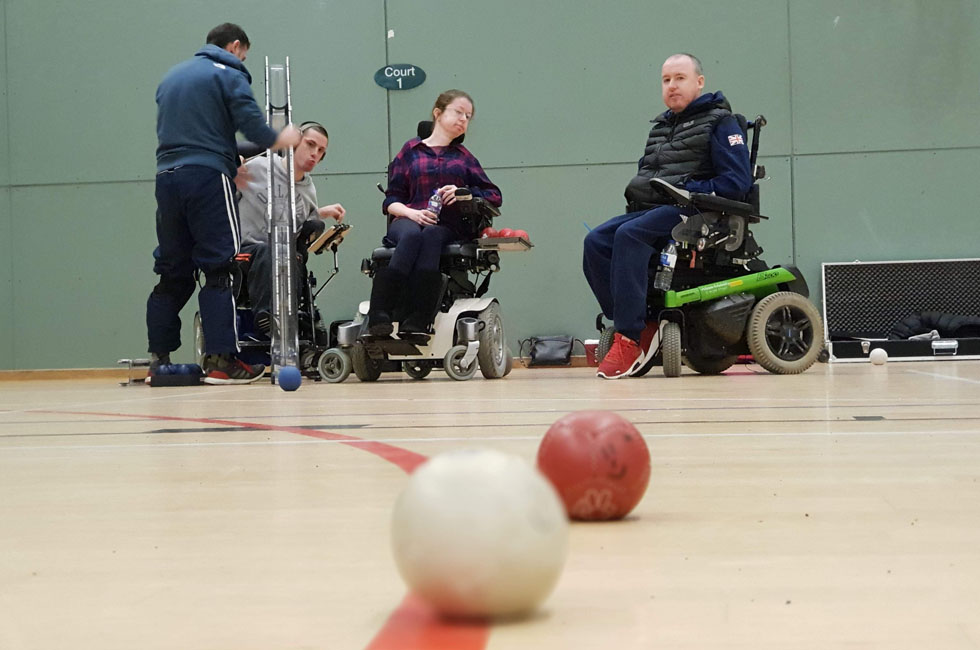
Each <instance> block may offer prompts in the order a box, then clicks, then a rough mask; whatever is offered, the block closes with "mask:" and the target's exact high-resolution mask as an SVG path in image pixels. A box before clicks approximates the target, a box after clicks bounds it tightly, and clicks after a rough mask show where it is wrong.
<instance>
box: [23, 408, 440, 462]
mask: <svg viewBox="0 0 980 650" xmlns="http://www.w3.org/2000/svg"><path fill="white" fill-rule="evenodd" d="M34 413H58V414H62V415H65V414H67V415H102V416H108V417H127V418H131V417H139V418H145V419H147V420H166V421H169V422H196V423H198V424H220V425H222V426H226V427H229V426H230V427H248V428H249V429H260V430H262V431H283V432H286V433H295V434H296V435H299V436H307V437H308V438H319V439H320V440H334V441H337V442H342V443H344V444H348V445H350V446H352V447H357V448H358V449H363V450H364V451H367V452H370V453H372V454H374V455H375V456H380V457H381V458H383V459H385V460H386V461H388V462H389V463H392V464H393V465H397V466H398V467H400V468H402V469H403V470H405V472H407V473H408V474H411V473H412V472H413V471H415V468H416V467H418V466H419V465H421V464H422V463H424V462H425V461H427V460H428V457H427V456H424V455H422V454H417V453H415V452H414V451H409V450H407V449H402V448H401V447H396V446H394V445H389V444H387V443H384V442H375V441H367V440H364V439H363V438H358V437H356V436H347V435H344V434H342V433H331V432H329V431H316V430H315V429H302V428H300V427H284V426H276V425H274V424H262V423H258V422H240V421H238V420H215V419H212V418H182V417H178V416H175V415H143V414H139V413H106V412H102V411H42V410H37V411H34Z"/></svg>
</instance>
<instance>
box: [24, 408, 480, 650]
mask: <svg viewBox="0 0 980 650" xmlns="http://www.w3.org/2000/svg"><path fill="white" fill-rule="evenodd" d="M34 413H57V414H60V415H100V416H108V417H125V418H131V417H140V418H145V419H148V420H167V421H171V422H197V423H199V424H220V425H223V426H235V427H242V426H244V427H249V428H251V429H260V430H263V431H283V432H286V433H295V434H296V435H300V436H307V437H308V438H319V439H320V440H335V441H337V442H341V443H343V444H347V445H350V446H351V447H355V448H357V449H363V450H364V451H367V452H370V453H372V454H374V455H375V456H378V457H380V458H383V459H384V460H386V461H388V462H389V463H392V464H394V465H397V466H398V467H400V468H401V469H403V470H404V471H405V472H406V473H408V474H411V473H412V472H413V471H414V470H415V468H416V467H418V466H419V465H421V464H422V463H424V462H425V461H426V460H428V457H427V456H424V455H422V454H419V453H416V452H414V451H409V450H407V449H402V448H401V447H396V446H394V445H389V444H387V443H384V442H375V441H366V440H363V439H362V438H358V437H356V436H348V435H344V434H341V433H331V432H329V431H316V430H311V429H300V428H298V427H284V426H276V425H273V424H262V423H255V422H240V421H237V420H215V419H212V418H182V417H177V416H174V415H141V414H134V413H106V412H102V411H42V410H37V411H34ZM489 638H490V628H489V626H488V625H487V624H486V623H482V622H466V623H450V622H447V621H445V620H443V619H442V618H440V617H439V615H438V614H436V613H435V611H433V610H432V608H431V607H429V606H428V605H427V604H425V603H424V602H423V601H421V600H419V599H418V598H417V597H415V596H413V595H411V594H409V595H407V596H406V597H405V599H404V600H403V601H402V602H401V604H400V605H399V606H398V609H396V610H395V611H394V612H392V613H391V615H390V616H389V617H388V620H387V621H386V622H385V624H384V626H383V627H382V628H381V630H379V631H378V633H377V634H376V635H375V637H374V639H373V640H372V641H371V643H370V644H369V645H368V646H367V648H366V650H484V648H486V646H487V642H488V641H489Z"/></svg>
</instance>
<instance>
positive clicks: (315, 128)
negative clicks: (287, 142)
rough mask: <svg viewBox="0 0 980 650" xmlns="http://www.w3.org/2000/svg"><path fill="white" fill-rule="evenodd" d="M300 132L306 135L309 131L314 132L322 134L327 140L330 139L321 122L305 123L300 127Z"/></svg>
mask: <svg viewBox="0 0 980 650" xmlns="http://www.w3.org/2000/svg"><path fill="white" fill-rule="evenodd" d="M299 130H300V133H306V132H307V131H310V130H313V131H316V132H317V133H322V134H323V137H325V138H326V139H327V140H329V139H330V134H329V133H327V130H326V129H325V128H323V125H322V124H320V123H319V122H313V121H312V120H311V121H309V122H303V123H302V124H300V125H299Z"/></svg>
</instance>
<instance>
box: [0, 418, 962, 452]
mask: <svg viewBox="0 0 980 650" xmlns="http://www.w3.org/2000/svg"><path fill="white" fill-rule="evenodd" d="M852 418H853V419H852V420H848V419H846V418H823V419H819V420H786V419H779V420H630V422H632V423H633V424H634V425H646V424H650V425H656V426H661V427H662V426H682V425H693V424H726V425H739V424H780V423H795V424H826V423H836V424H843V423H847V422H888V423H892V422H964V421H965V422H972V421H980V417H944V418H933V417H921V418H888V417H885V416H867V417H865V416H852ZM283 426H289V427H290V428H294V429H309V430H312V431H328V430H332V429H361V430H366V431H401V430H406V429H486V428H487V424H486V423H475V424H417V425H410V424H400V425H392V426H387V425H383V424H376V425H373V424H342V425H332V424H327V425H322V426H321V425H315V424H304V425H283ZM492 426H493V427H494V428H498V429H509V428H513V427H546V426H549V425H548V424H547V423H542V422H518V423H501V424H494V425H492ZM235 431H238V432H253V431H254V432H260V433H262V432H266V433H267V432H268V429H253V428H250V427H206V428H201V429H193V428H189V429H153V430H151V431H116V432H114V433H113V432H108V433H102V432H98V433H15V434H9V435H0V440H6V439H13V438H71V437H98V436H148V435H161V434H193V433H225V432H228V433H231V432H235ZM542 435H543V434H542ZM0 449H2V448H0Z"/></svg>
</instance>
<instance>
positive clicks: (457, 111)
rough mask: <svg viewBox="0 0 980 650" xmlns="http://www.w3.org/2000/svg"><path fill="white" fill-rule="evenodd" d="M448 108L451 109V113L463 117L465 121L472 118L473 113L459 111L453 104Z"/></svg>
mask: <svg viewBox="0 0 980 650" xmlns="http://www.w3.org/2000/svg"><path fill="white" fill-rule="evenodd" d="M449 110H451V111H452V112H453V113H455V114H456V116H457V117H465V118H466V120H467V121H469V120H472V119H473V113H467V112H466V111H461V110H459V109H458V108H456V107H455V106H453V107H452V108H450V109H449Z"/></svg>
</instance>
